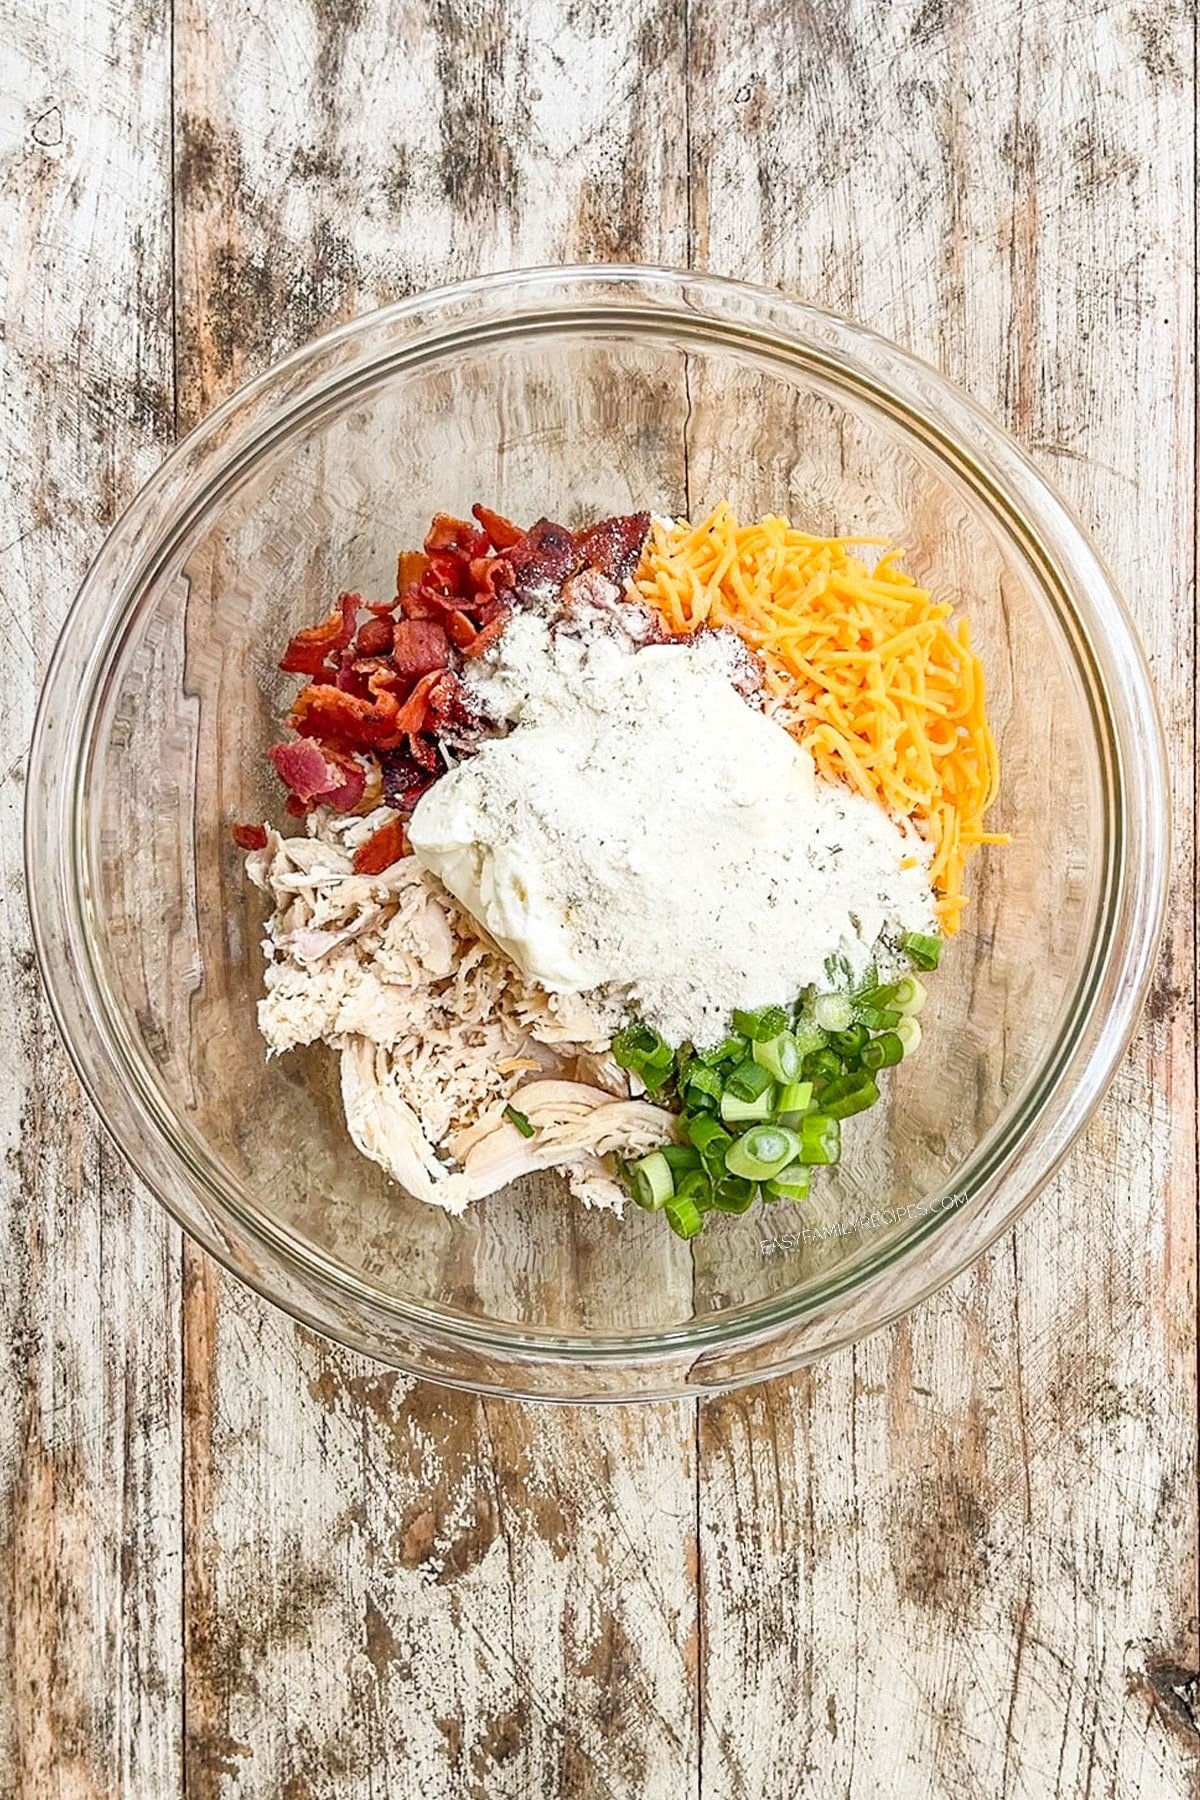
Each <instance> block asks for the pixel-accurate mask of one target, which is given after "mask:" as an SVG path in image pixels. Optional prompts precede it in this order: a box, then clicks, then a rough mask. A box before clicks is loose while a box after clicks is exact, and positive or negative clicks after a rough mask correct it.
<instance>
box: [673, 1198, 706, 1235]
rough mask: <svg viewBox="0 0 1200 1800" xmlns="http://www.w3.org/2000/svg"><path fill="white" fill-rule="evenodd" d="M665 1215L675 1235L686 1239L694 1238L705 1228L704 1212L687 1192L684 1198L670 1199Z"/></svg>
mask: <svg viewBox="0 0 1200 1800" xmlns="http://www.w3.org/2000/svg"><path fill="white" fill-rule="evenodd" d="M663 1217H664V1218H665V1219H666V1221H667V1224H668V1225H669V1226H670V1227H671V1230H672V1231H673V1232H674V1233H675V1236H676V1237H681V1238H683V1239H685V1240H686V1239H688V1238H694V1237H695V1236H696V1235H697V1233H699V1232H701V1231H703V1230H704V1214H703V1213H702V1212H701V1210H700V1208H699V1207H698V1206H697V1205H696V1202H695V1201H694V1200H689V1199H688V1197H687V1195H686V1194H685V1195H684V1196H683V1197H682V1198H676V1199H674V1200H668V1201H667V1204H666V1205H665V1206H664V1207H663Z"/></svg>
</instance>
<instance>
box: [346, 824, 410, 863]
mask: <svg viewBox="0 0 1200 1800" xmlns="http://www.w3.org/2000/svg"><path fill="white" fill-rule="evenodd" d="M407 855H408V835H407V833H406V832H405V829H404V821H403V819H389V820H388V822H387V824H386V825H381V826H380V827H379V830H378V831H376V832H373V833H372V834H371V836H370V837H369V838H368V839H367V841H366V843H365V844H360V845H359V846H358V849H357V850H356V851H355V852H354V873H355V874H356V875H382V874H383V871H384V870H385V869H390V868H391V866H392V864H393V863H394V862H399V861H400V858H401V857H402V856H407Z"/></svg>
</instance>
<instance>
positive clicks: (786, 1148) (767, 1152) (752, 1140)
mask: <svg viewBox="0 0 1200 1800" xmlns="http://www.w3.org/2000/svg"><path fill="white" fill-rule="evenodd" d="M799 1154H800V1139H799V1137H798V1136H797V1135H796V1133H795V1132H794V1131H789V1130H788V1129H787V1127H786V1126H785V1125H752V1126H751V1127H750V1129H749V1131H746V1132H743V1133H742V1135H741V1137H739V1138H735V1139H734V1140H733V1143H732V1144H731V1145H730V1146H729V1148H728V1150H727V1151H726V1152H725V1167H726V1168H727V1169H728V1171H729V1173H730V1174H731V1175H740V1176H741V1177H742V1179H743V1180H745V1181H767V1180H769V1179H770V1178H771V1176H773V1175H777V1174H778V1173H779V1171H780V1169H786V1167H787V1165H788V1164H789V1163H790V1162H794V1161H795V1160H796V1157H797V1156H798V1155H799Z"/></svg>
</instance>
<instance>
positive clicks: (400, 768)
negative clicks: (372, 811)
mask: <svg viewBox="0 0 1200 1800" xmlns="http://www.w3.org/2000/svg"><path fill="white" fill-rule="evenodd" d="M427 741H428V740H427V739H425V738H420V737H415V736H414V737H410V738H409V740H408V742H407V743H406V744H404V745H402V746H401V747H400V748H399V749H398V750H385V751H384V752H383V754H382V755H381V756H380V758H379V769H380V774H381V776H382V779H383V798H384V803H385V805H387V806H394V807H395V808H396V810H397V812H403V813H411V812H412V810H413V808H414V806H415V805H416V804H417V801H418V800H419V799H420V798H421V795H422V794H423V793H424V792H425V790H426V788H428V787H432V786H433V782H434V779H435V777H434V775H433V774H431V773H430V771H429V770H428V769H426V768H424V767H423V766H422V765H421V764H420V763H419V762H418V761H417V759H416V756H415V755H414V754H413V746H414V745H416V744H425V743H426V742H427ZM435 754H436V753H435Z"/></svg>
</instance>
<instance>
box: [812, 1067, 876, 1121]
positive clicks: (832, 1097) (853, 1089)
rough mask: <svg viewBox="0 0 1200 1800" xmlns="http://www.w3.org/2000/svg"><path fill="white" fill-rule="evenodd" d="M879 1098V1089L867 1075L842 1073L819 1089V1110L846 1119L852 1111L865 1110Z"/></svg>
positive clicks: (832, 1117) (831, 1116) (835, 1117)
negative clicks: (837, 1078)
mask: <svg viewBox="0 0 1200 1800" xmlns="http://www.w3.org/2000/svg"><path fill="white" fill-rule="evenodd" d="M878 1098H879V1089H878V1088H877V1087H876V1086H875V1083H874V1082H873V1081H872V1079H871V1077H870V1076H869V1075H843V1076H841V1077H840V1079H839V1080H837V1081H831V1082H830V1083H829V1084H828V1086H826V1087H824V1088H823V1089H822V1090H821V1111H822V1112H823V1113H825V1114H826V1115H827V1116H828V1117H829V1118H831V1119H848V1118H849V1117H850V1116H851V1114H852V1113H860V1112H866V1110H867V1108H868V1107H869V1106H874V1104H875V1102H876V1101H877V1100H878Z"/></svg>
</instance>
